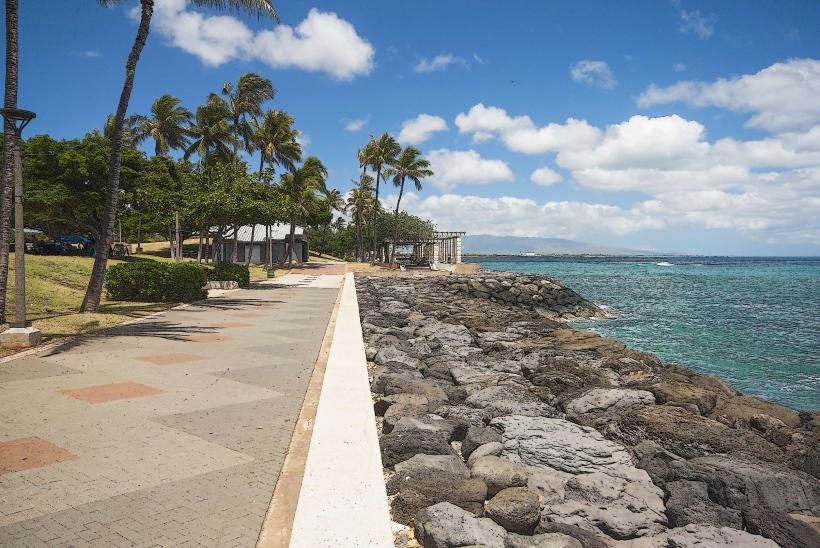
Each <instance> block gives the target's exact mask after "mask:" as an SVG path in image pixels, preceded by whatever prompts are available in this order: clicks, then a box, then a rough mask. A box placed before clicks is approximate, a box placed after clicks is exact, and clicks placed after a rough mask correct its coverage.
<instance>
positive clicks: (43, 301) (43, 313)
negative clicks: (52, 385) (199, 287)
mask: <svg viewBox="0 0 820 548" xmlns="http://www.w3.org/2000/svg"><path fill="white" fill-rule="evenodd" d="M144 258H147V259H151V260H161V261H162V260H166V261H167V260H168V259H162V258H158V257H151V256H148V255H146V256H144ZM9 262H10V265H11V266H10V268H9V284H8V292H7V293H6V299H7V301H6V311H7V316H8V317H9V318H13V317H14V303H15V296H14V254H13V253H12V254H10V256H9ZM121 262H122V261H118V260H109V261H108V264H117V263H121ZM93 263H94V260H93V259H92V258H90V257H59V256H42V255H26V308H27V309H28V310H27V315H28V319H30V320H33V323H34V326H35V327H37V328H38V329H40V330H41V331H42V332H43V342H44V343H46V344H47V343H49V342H55V341H56V340H59V339H63V338H65V337H70V336H72V335H79V334H83V333H89V332H91V331H95V330H97V329H101V328H103V327H109V326H112V325H115V324H118V323H122V322H124V321H127V320H129V319H133V318H138V317H140V316H144V315H146V314H150V313H152V312H157V311H159V310H164V309H166V308H169V307H171V306H174V303H135V302H125V301H109V300H107V299H105V298H103V303H102V306H101V307H100V312H99V313H96V314H79V313H78V312H77V310H79V308H80V303H82V300H83V295H85V288H86V285H87V284H88V278H89V277H90V276H91V267H92V265H93ZM6 327H7V326H6V325H2V326H0V329H6ZM12 353H14V351H12V350H3V349H0V357H3V356H7V355H9V354H12Z"/></svg>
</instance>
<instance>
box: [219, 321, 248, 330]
mask: <svg viewBox="0 0 820 548" xmlns="http://www.w3.org/2000/svg"><path fill="white" fill-rule="evenodd" d="M212 327H215V328H217V329H228V328H230V327H253V324H249V323H242V322H225V323H218V324H216V325H214V326H212Z"/></svg>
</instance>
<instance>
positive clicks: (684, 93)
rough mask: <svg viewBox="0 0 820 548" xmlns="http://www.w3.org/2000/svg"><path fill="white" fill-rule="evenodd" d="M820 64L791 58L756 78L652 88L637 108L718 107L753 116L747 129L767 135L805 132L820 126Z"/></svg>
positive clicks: (692, 82)
mask: <svg viewBox="0 0 820 548" xmlns="http://www.w3.org/2000/svg"><path fill="white" fill-rule="evenodd" d="M818 97H820V60H817V59H790V60H788V61H785V62H782V63H775V64H774V65H771V66H769V67H767V68H765V69H763V70H761V71H759V72H757V73H755V74H744V75H742V76H735V77H732V78H719V79H717V80H715V81H714V82H696V81H690V80H687V81H682V82H678V83H676V84H673V85H671V86H668V87H659V86H656V85H654V84H653V85H651V86H650V87H649V88H648V89H647V90H646V91H644V92H643V93H642V94H641V95H640V96H639V97H638V100H637V101H638V105H639V106H641V107H649V106H652V105H659V104H666V103H674V102H682V103H686V104H688V105H690V106H694V107H708V106H714V107H721V108H726V109H729V110H732V111H735V112H748V113H752V117H751V118H750V119H749V120H748V122H747V123H746V125H747V126H749V127H756V128H763V129H766V130H769V131H785V130H789V129H797V128H804V129H805V128H809V127H811V126H814V125H816V124H817V123H820V100H818Z"/></svg>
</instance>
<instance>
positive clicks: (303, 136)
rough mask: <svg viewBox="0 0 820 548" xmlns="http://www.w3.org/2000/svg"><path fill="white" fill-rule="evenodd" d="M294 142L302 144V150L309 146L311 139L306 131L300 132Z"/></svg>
mask: <svg viewBox="0 0 820 548" xmlns="http://www.w3.org/2000/svg"><path fill="white" fill-rule="evenodd" d="M296 142H297V143H299V144H300V145H302V150H303V151H304V150H305V149H306V148H307V147H309V146H310V143H311V142H312V141H311V140H310V135H308V134H307V133H300V134H299V135H297V136H296Z"/></svg>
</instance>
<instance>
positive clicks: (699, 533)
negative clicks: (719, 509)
mask: <svg viewBox="0 0 820 548" xmlns="http://www.w3.org/2000/svg"><path fill="white" fill-rule="evenodd" d="M614 546H615V547H616V548H706V547H707V546H708V547H709V548H778V546H777V543H776V542H774V541H771V540H769V539H766V538H763V537H760V536H756V535H752V534H750V533H747V532H745V531H739V530H737V529H732V528H730V527H715V526H713V525H687V526H686V527H678V528H676V529H669V530H668V531H664V532H663V533H660V534H657V535H654V536H651V537H644V538H640V539H634V540H627V541H623V542H618V543H617V544H615V545H614Z"/></svg>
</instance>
